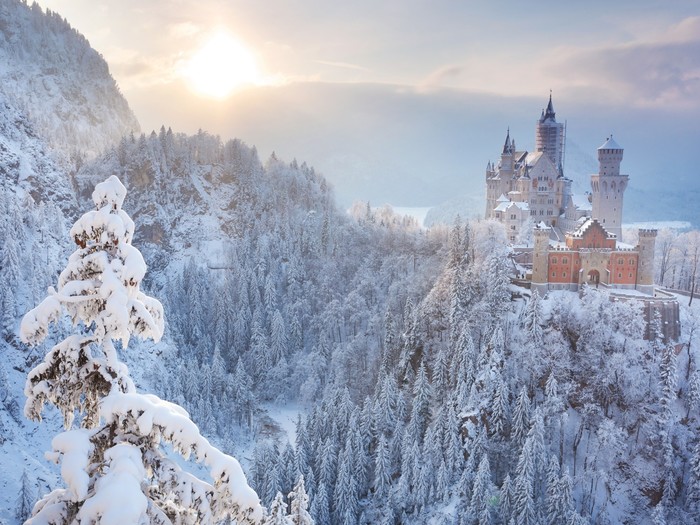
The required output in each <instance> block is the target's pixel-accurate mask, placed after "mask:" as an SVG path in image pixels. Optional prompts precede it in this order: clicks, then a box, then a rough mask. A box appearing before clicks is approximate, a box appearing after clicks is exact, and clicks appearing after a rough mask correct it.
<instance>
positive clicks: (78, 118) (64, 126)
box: [0, 0, 139, 163]
mask: <svg viewBox="0 0 700 525" xmlns="http://www.w3.org/2000/svg"><path fill="white" fill-rule="evenodd" d="M0 92H1V93H3V94H4V95H5V97H6V98H7V99H8V100H9V101H10V103H11V104H12V105H13V106H16V107H17V108H19V109H21V110H23V112H25V113H26V115H27V116H28V118H29V120H30V121H31V123H32V125H33V127H34V128H35V129H36V130H37V132H38V134H39V135H41V136H42V137H44V138H46V139H48V141H49V143H50V145H51V146H52V147H53V148H55V149H56V150H58V151H60V152H61V153H62V154H63V155H64V156H65V158H66V159H68V158H70V157H73V159H72V160H73V162H74V163H75V162H76V161H77V159H78V157H79V156H80V155H82V154H86V155H87V156H88V157H91V156H94V155H95V154H97V153H99V152H101V151H102V150H104V148H106V147H107V146H110V145H112V144H114V143H115V142H117V141H118V140H119V139H120V138H121V136H122V135H124V134H126V133H129V132H131V131H138V129H139V125H138V122H137V121H136V118H135V117H134V114H133V113H132V112H131V109H130V108H129V105H128V104H127V102H126V100H125V99H124V97H123V96H122V94H121V93H120V92H119V88H118V87H117V85H116V83H115V81H114V79H113V78H112V77H111V75H110V74H109V68H108V66H107V63H106V62H105V61H104V59H103V58H102V56H100V54H99V53H97V51H95V50H94V49H92V48H91V47H90V44H89V42H88V41H87V40H86V39H85V37H83V36H82V35H80V34H79V33H78V32H77V31H76V30H75V29H73V28H71V27H70V25H69V24H68V22H67V21H66V20H65V19H63V18H62V17H61V16H59V15H57V14H55V13H52V12H49V11H47V12H46V13H44V12H43V11H42V9H41V7H39V5H38V4H36V3H34V4H32V5H31V6H29V5H27V4H26V3H24V2H21V1H20V0H3V1H2V2H0ZM77 162H79V161H77Z"/></svg>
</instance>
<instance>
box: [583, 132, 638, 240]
mask: <svg viewBox="0 0 700 525" xmlns="http://www.w3.org/2000/svg"><path fill="white" fill-rule="evenodd" d="M623 153H624V150H623V148H622V147H620V145H619V144H618V143H617V142H615V140H613V138H612V135H611V136H610V137H609V138H608V139H607V140H606V141H605V143H604V144H603V145H602V146H600V147H599V148H598V174H597V175H591V189H592V190H593V191H592V204H593V210H592V217H593V218H594V219H598V222H600V223H601V224H602V225H603V228H605V229H606V230H607V231H609V232H610V233H613V234H615V235H616V236H617V238H618V240H619V239H620V238H621V237H622V202H623V197H624V193H625V190H626V189H627V183H628V182H629V176H628V175H620V163H621V162H622V156H623Z"/></svg>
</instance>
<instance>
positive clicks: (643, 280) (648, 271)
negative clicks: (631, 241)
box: [637, 230, 657, 295]
mask: <svg viewBox="0 0 700 525" xmlns="http://www.w3.org/2000/svg"><path fill="white" fill-rule="evenodd" d="M656 233H657V232H656V230H639V244H638V245H637V250H638V251H639V263H638V265H637V290H639V291H640V292H643V293H646V294H649V295H653V294H654V250H655V247H656Z"/></svg>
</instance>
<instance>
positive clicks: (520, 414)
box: [512, 385, 530, 444]
mask: <svg viewBox="0 0 700 525" xmlns="http://www.w3.org/2000/svg"><path fill="white" fill-rule="evenodd" d="M512 425H513V426H512V437H513V440H514V441H515V443H517V444H522V443H523V442H524V441H525V437H526V436H527V432H528V430H529V426H530V398H529V397H528V395H527V389H526V388H525V385H523V387H522V388H521V389H520V394H519V395H518V400H517V402H516V403H515V410H513V420H512Z"/></svg>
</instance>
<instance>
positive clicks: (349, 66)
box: [314, 60, 370, 72]
mask: <svg viewBox="0 0 700 525" xmlns="http://www.w3.org/2000/svg"><path fill="white" fill-rule="evenodd" d="M314 62H316V63H317V64H322V65H324V66H331V67H339V68H342V69H354V70H356V71H367V72H369V71H370V70H369V69H368V68H366V67H363V66H358V65H357V64H349V63H347V62H333V61H330V60H315V61H314Z"/></svg>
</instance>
